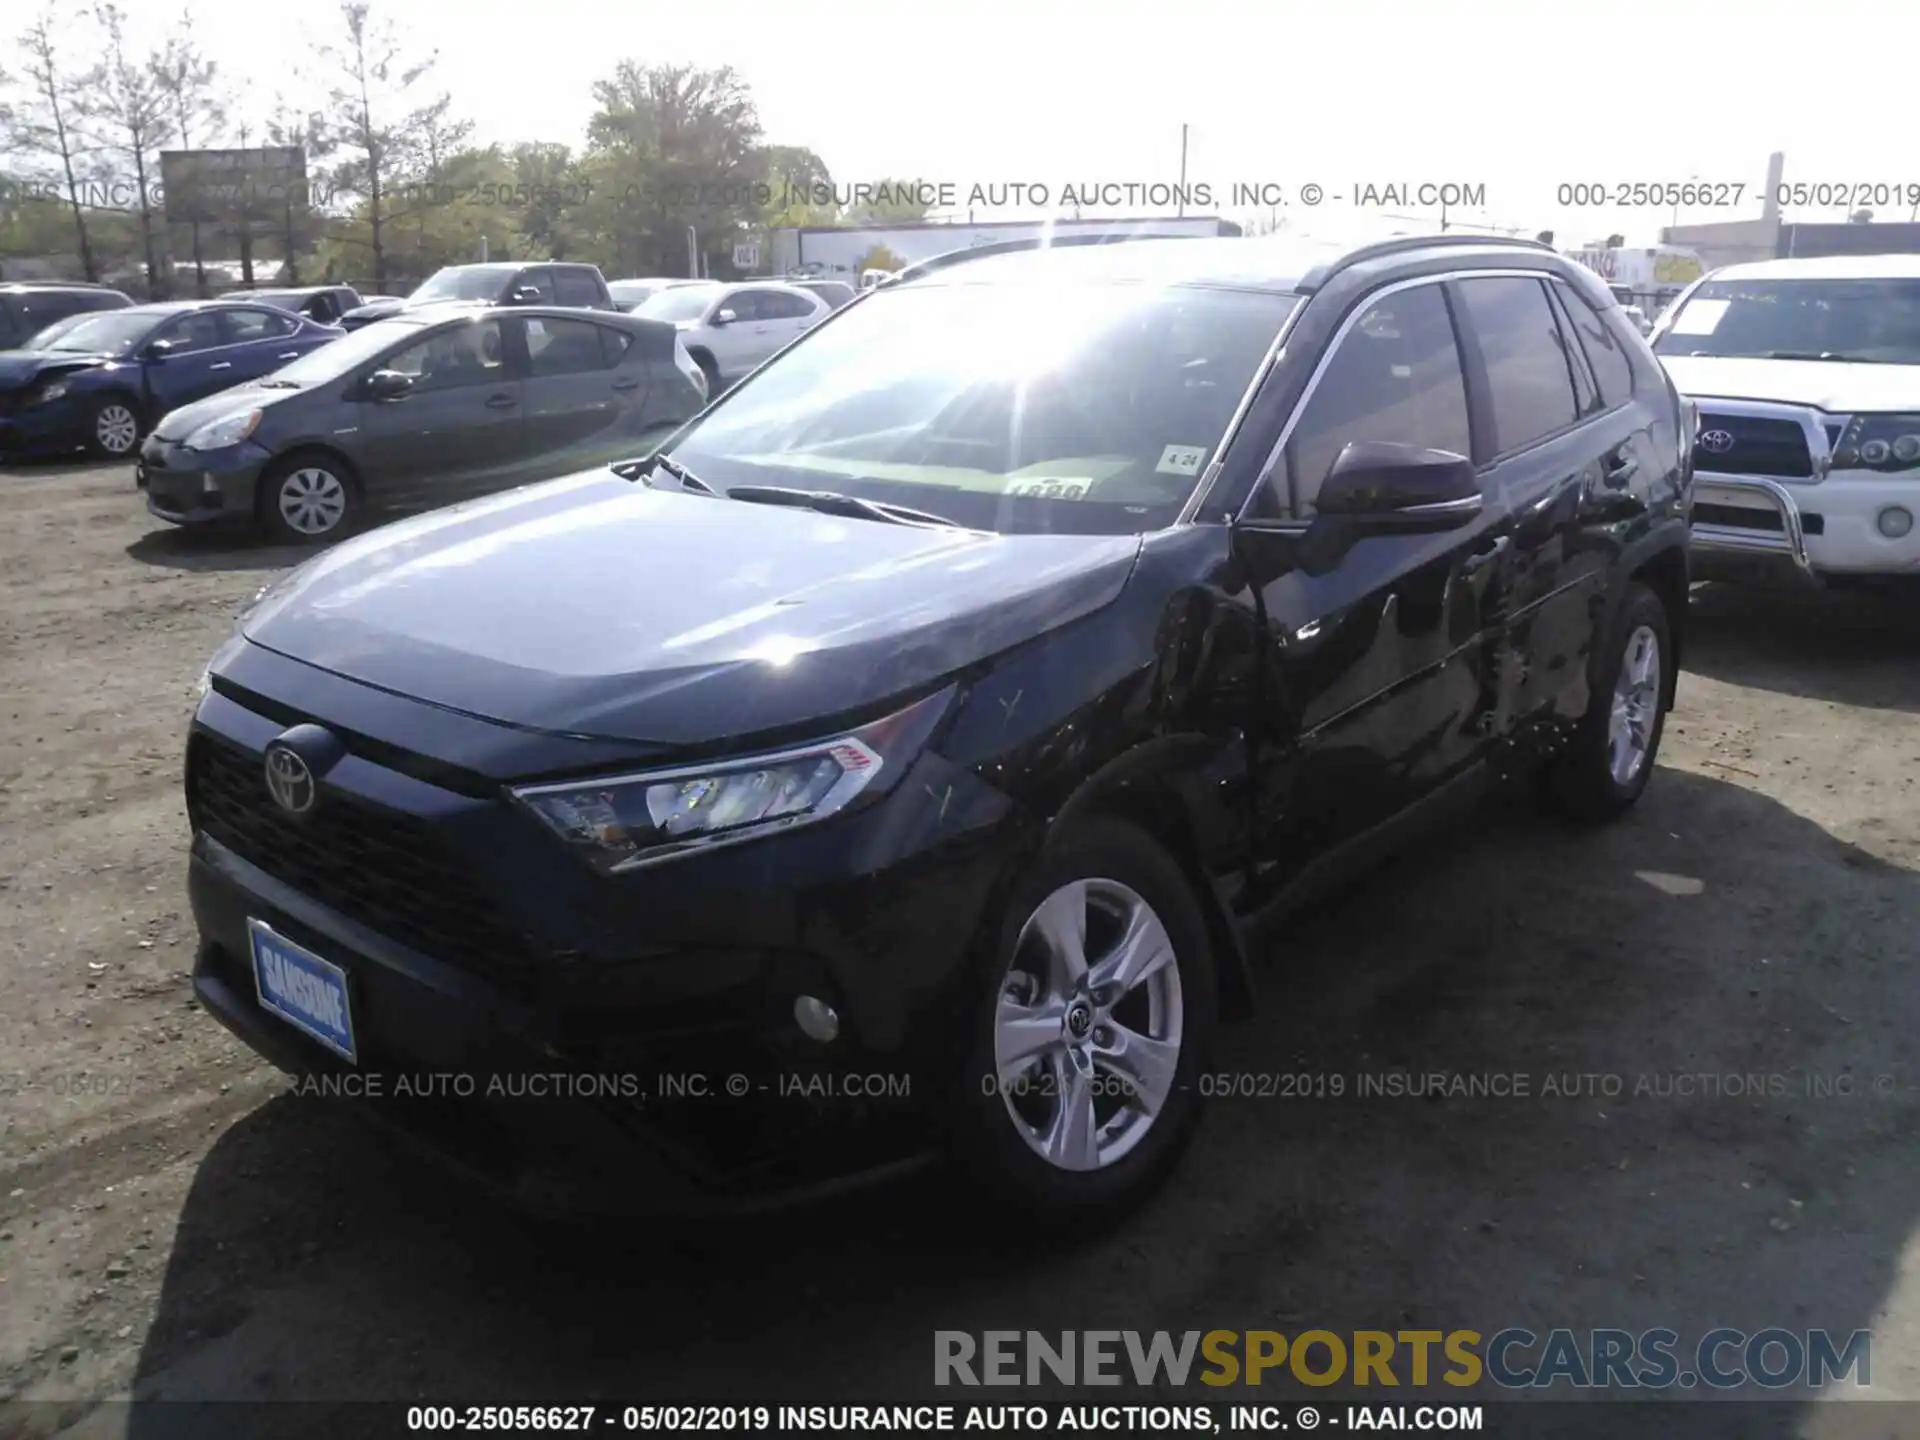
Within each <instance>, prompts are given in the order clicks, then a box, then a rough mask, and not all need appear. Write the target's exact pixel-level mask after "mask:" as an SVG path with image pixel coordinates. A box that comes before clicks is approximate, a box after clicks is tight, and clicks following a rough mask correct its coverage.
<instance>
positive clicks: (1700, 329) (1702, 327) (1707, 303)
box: [1671, 300, 1733, 335]
mask: <svg viewBox="0 0 1920 1440" xmlns="http://www.w3.org/2000/svg"><path fill="white" fill-rule="evenodd" d="M1732 303H1733V302H1732V301H1731V300H1695V301H1694V302H1693V303H1692V304H1691V305H1689V306H1687V308H1686V309H1684V310H1682V311H1681V312H1680V313H1679V314H1678V315H1676V316H1674V317H1673V330H1672V332H1671V333H1673V334H1675V335H1711V334H1712V333H1713V332H1714V331H1715V330H1717V329H1719V328H1720V317H1721V316H1722V315H1724V314H1726V313H1727V306H1729V305H1731V304H1732Z"/></svg>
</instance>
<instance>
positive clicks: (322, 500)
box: [258, 454, 360, 545]
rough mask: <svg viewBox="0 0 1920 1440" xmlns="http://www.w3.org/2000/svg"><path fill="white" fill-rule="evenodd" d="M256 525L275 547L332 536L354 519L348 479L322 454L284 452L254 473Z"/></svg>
mask: <svg viewBox="0 0 1920 1440" xmlns="http://www.w3.org/2000/svg"><path fill="white" fill-rule="evenodd" d="M258 503H259V518H260V528H261V530H262V531H263V532H264V533H265V534H266V537H267V538H268V539H269V540H272V541H273V542H275V543H276V544H280V545H314V544H318V543H320V542H323V541H328V540H337V539H338V538H339V537H340V536H342V535H344V534H346V533H347V532H348V530H350V529H351V528H352V526H353V524H354V522H355V521H356V520H358V519H359V509H360V507H359V497H358V493H357V491H356V490H355V488H354V481H353V477H352V476H351V475H349V474H348V473H347V469H346V467H345V466H344V465H342V464H341V463H340V462H339V461H338V460H335V459H333V458H332V457H331V456H327V455H312V454H307V455H289V456H287V457H286V458H284V459H281V460H277V461H275V462H274V463H273V464H272V465H270V466H269V467H268V468H267V470H266V471H265V472H264V473H263V474H262V475H261V477H260V490H259V502H258Z"/></svg>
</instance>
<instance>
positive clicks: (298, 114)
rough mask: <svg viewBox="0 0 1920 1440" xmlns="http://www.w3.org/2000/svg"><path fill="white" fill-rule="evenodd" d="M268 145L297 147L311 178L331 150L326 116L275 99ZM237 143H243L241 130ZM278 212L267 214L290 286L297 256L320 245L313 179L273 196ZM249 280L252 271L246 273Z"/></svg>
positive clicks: (296, 280)
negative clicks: (295, 107) (277, 242)
mask: <svg viewBox="0 0 1920 1440" xmlns="http://www.w3.org/2000/svg"><path fill="white" fill-rule="evenodd" d="M266 129H267V144H269V145H277V146H280V147H282V148H284V149H288V150H298V151H299V152H300V153H301V155H302V156H303V157H304V159H305V162H306V173H307V175H308V176H309V177H311V176H312V175H313V173H314V171H315V169H316V167H317V166H318V164H319V162H321V161H323V160H325V159H326V158H327V156H328V155H330V154H332V153H333V149H334V146H335V143H336V142H335V139H334V132H333V129H332V127H331V126H329V125H328V124H327V119H326V117H325V116H324V115H322V114H321V113H320V112H319V111H317V110H307V111H301V110H296V109H294V108H293V107H292V106H291V105H289V104H288V103H287V101H286V99H285V98H284V97H277V98H276V99H275V100H274V106H273V117H272V118H271V119H270V120H268V121H267V127H266ZM240 143H241V144H242V145H244V144H246V135H245V134H244V132H243V133H242V135H241V137H240ZM275 198H277V200H278V204H277V206H276V207H275V209H276V211H277V213H275V214H273V215H271V216H269V217H267V219H268V220H269V221H270V223H271V224H272V225H273V227H274V230H275V232H276V233H277V234H278V236H279V239H280V261H281V265H282V267H283V268H284V269H285V270H286V272H287V273H286V280H287V283H288V284H290V285H298V284H299V283H300V255H301V252H302V251H303V250H310V249H314V248H316V247H317V246H318V245H319V242H320V239H321V234H322V230H323V228H324V217H323V216H322V214H321V212H320V210H319V209H318V208H317V207H316V206H315V205H314V203H313V189H312V182H311V179H309V182H308V184H307V185H306V186H304V187H297V188H296V190H294V191H290V192H289V193H287V194H285V195H281V196H278V197H275ZM249 240H250V236H249V237H248V238H245V239H243V240H242V242H241V243H242V245H243V247H247V248H250V245H249ZM247 274H248V279H249V280H251V279H252V271H251V270H249V271H248V272H247Z"/></svg>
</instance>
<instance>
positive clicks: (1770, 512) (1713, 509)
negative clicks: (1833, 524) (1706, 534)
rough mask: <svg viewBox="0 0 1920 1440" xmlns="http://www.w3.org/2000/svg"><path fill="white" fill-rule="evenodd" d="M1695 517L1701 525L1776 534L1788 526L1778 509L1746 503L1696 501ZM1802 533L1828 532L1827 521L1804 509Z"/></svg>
mask: <svg viewBox="0 0 1920 1440" xmlns="http://www.w3.org/2000/svg"><path fill="white" fill-rule="evenodd" d="M1693 519H1694V523H1695V524H1699V525H1731V526H1733V527H1734V528H1735V529H1738V530H1771V531H1772V532H1773V533H1774V534H1776V535H1779V534H1782V533H1784V532H1785V530H1786V528H1787V526H1786V522H1785V521H1784V520H1782V519H1781V518H1780V512H1779V511H1778V510H1774V509H1766V510H1761V509H1757V508H1755V509H1749V508H1748V507H1747V506H1745V505H1702V504H1699V503H1698V502H1696V503H1695V504H1694V507H1693ZM1800 533H1801V534H1803V535H1824V534H1826V533H1827V522H1826V520H1825V519H1824V518H1822V517H1821V516H1819V515H1810V514H1808V513H1806V512H1805V511H1802V512H1801V515H1800Z"/></svg>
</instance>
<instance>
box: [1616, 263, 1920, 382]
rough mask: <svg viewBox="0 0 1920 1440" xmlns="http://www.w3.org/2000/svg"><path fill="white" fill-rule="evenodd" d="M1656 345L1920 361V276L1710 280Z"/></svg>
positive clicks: (1670, 351) (1696, 351) (1690, 350)
mask: <svg viewBox="0 0 1920 1440" xmlns="http://www.w3.org/2000/svg"><path fill="white" fill-rule="evenodd" d="M1654 349H1655V350H1656V351H1658V352H1659V353H1660V354H1662V355H1744V356H1756V357H1762V358H1794V359H1807V360H1821V359H1832V360H1864V361H1879V362H1882V363H1886V364H1894V365H1920V280H1710V281H1708V282H1707V283H1706V284H1704V285H1701V286H1700V287H1699V288H1698V289H1696V290H1695V291H1694V292H1693V294H1692V295H1691V296H1689V297H1688V299H1687V303H1686V304H1685V305H1684V306H1683V307H1682V308H1681V309H1680V311H1679V312H1678V313H1677V314H1676V315H1675V316H1674V317H1673V320H1672V323H1671V324H1669V325H1668V326H1667V328H1666V331H1665V333H1664V334H1662V335H1661V337H1660V339H1659V341H1658V342H1657V343H1656V344H1655V345H1654Z"/></svg>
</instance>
